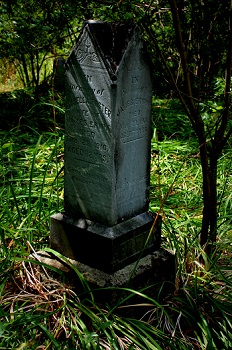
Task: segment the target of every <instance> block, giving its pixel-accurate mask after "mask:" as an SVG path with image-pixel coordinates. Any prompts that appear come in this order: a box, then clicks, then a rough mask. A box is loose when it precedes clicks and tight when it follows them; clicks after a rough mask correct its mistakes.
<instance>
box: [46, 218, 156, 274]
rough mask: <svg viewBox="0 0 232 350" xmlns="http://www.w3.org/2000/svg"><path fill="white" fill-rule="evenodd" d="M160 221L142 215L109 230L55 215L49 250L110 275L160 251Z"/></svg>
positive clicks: (51, 223)
mask: <svg viewBox="0 0 232 350" xmlns="http://www.w3.org/2000/svg"><path fill="white" fill-rule="evenodd" d="M161 221H162V220H161V217H160V216H157V215H153V214H151V213H147V212H146V213H142V214H140V215H137V216H135V217H134V218H132V219H129V220H127V221H124V222H122V223H120V224H117V225H115V226H112V227H108V226H104V225H101V224H98V223H94V222H92V221H90V220H86V219H79V220H74V219H72V218H69V217H67V216H65V214H61V213H59V214H55V215H53V216H51V221H50V226H51V227H50V231H51V235H50V246H51V248H52V249H54V250H56V251H57V252H59V253H60V254H62V255H64V256H65V257H67V258H69V259H72V260H76V261H78V262H80V263H82V264H86V265H88V266H90V267H91V268H94V269H98V270H100V271H102V272H104V273H107V274H113V273H115V272H116V271H119V270H121V269H123V268H124V267H126V266H127V265H129V264H131V263H133V262H135V261H136V260H138V259H140V258H142V257H145V256H147V255H148V254H150V253H152V252H153V251H156V250H158V249H159V247H160V236H161Z"/></svg>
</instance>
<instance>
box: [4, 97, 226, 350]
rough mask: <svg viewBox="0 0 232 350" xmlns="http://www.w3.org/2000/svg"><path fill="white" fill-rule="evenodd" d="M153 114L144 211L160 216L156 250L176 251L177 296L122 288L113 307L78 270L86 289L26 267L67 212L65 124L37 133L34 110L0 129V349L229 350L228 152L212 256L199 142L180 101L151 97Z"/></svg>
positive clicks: (220, 183)
mask: <svg viewBox="0 0 232 350" xmlns="http://www.w3.org/2000/svg"><path fill="white" fill-rule="evenodd" d="M20 103H21V102H20ZM61 107H62V106H61ZM153 107H154V108H153V123H154V137H153V139H152V161H151V192H150V210H152V211H155V212H157V210H160V211H161V214H162V218H163V227H162V235H163V237H162V246H164V247H166V248H169V249H173V250H174V251H175V253H176V258H177V273H176V281H175V286H174V287H175V288H174V293H170V294H168V295H165V296H164V297H163V296H161V295H162V294H161V293H160V294H157V295H154V294H152V289H150V288H148V289H145V290H138V291H135V290H130V289H129V288H128V289H124V290H122V297H121V299H119V300H117V303H115V305H111V304H108V303H100V302H99V301H98V299H97V297H96V295H97V294H96V291H94V290H91V289H90V287H89V286H88V284H87V283H86V281H85V279H84V277H83V276H82V275H81V274H80V273H79V271H75V270H74V273H76V275H77V278H78V279H79V280H80V282H82V284H83V285H84V286H85V291H84V292H83V289H82V290H78V289H73V288H72V287H71V286H70V285H69V282H68V281H67V280H65V276H64V275H63V274H62V273H61V272H59V273H58V272H57V271H56V276H58V277H57V278H54V271H53V270H51V268H48V267H47V266H44V265H43V264H41V263H39V262H38V261H35V260H28V255H29V254H30V253H31V252H33V250H40V249H42V248H45V247H47V246H48V238H49V217H50V215H52V214H53V213H57V212H60V211H62V206H63V170H62V169H63V131H62V127H61V128H54V125H53V126H52V122H50V123H49V127H48V129H47V131H41V129H40V128H39V127H38V126H39V123H38V114H37V111H38V109H37V107H35V108H33V109H32V110H31V109H30V112H28V114H25V116H24V123H23V124H18V123H17V126H16V127H15V128H14V129H12V130H9V128H8V130H7V131H1V132H0V134H1V135H0V136H1V147H0V152H1V153H0V157H1V163H0V164H1V165H0V167H1V169H0V174H1V178H0V181H1V188H0V196H1V212H0V219H1V220H0V226H1V228H0V241H1V243H0V349H69V350H71V349H144V350H147V349H230V348H231V347H232V328H231V324H232V293H231V287H232V265H231V253H232V247H231V242H232V230H231V219H230V212H231V206H232V202H231V198H232V195H231V185H232V178H231V159H232V155H231V148H230V147H229V146H228V147H227V148H226V149H225V151H224V153H223V154H222V156H221V159H220V162H219V168H218V174H219V176H218V194H219V205H220V212H219V231H218V240H217V249H216V252H215V254H214V255H213V256H212V257H211V258H210V259H209V258H208V257H206V256H204V253H203V252H202V250H201V247H200V246H199V241H198V235H199V230H200V224H201V217H202V198H201V191H202V190H201V170H200V159H199V154H198V153H199V150H198V147H197V143H196V140H195V138H194V135H193V134H192V131H191V128H190V126H189V124H188V121H187V120H186V118H185V116H184V113H183V111H182V110H181V108H180V106H179V104H178V102H176V101H174V100H171V101H167V100H165V101H164V100H155V101H154V104H153ZM43 108H44V109H43V113H44V115H43V116H41V118H43V119H44V120H45V117H46V113H47V115H48V119H50V120H53V117H54V110H53V109H52V108H51V106H49V105H46V106H45V105H44V106H43ZM55 126H56V125H55ZM161 126H162V127H161ZM54 130H55V131H54ZM160 130H161V131H162V133H161V131H160ZM202 254H203V257H204V259H205V264H204V265H203V264H202V263H201V262H200V260H199V256H200V255H202ZM57 274H58V275H57ZM161 287H162V286H160V288H161ZM101 292H102V293H104V292H105V291H104V290H102V291H101ZM98 293H99V291H98ZM135 300H136V301H135ZM134 314H137V315H140V316H139V317H133V316H131V315H134Z"/></svg>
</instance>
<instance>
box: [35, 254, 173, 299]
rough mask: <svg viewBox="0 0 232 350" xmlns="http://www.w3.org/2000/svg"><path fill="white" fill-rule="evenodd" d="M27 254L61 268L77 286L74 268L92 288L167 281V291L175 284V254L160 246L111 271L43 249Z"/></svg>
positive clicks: (156, 284) (130, 285)
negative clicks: (135, 260)
mask: <svg viewBox="0 0 232 350" xmlns="http://www.w3.org/2000/svg"><path fill="white" fill-rule="evenodd" d="M30 257H31V258H36V260H38V261H40V262H42V263H44V264H46V265H48V266H51V267H54V268H56V269H58V270H61V271H63V272H64V273H65V275H66V276H67V277H68V280H69V282H70V283H71V284H73V285H75V287H77V286H78V279H79V277H78V276H77V275H76V274H75V269H78V271H79V272H80V273H81V274H82V275H83V277H84V278H85V279H86V281H87V282H88V284H89V285H90V286H91V287H92V288H110V287H119V288H120V287H129V288H131V289H134V290H139V289H141V288H144V287H150V286H155V288H158V289H159V288H160V287H161V286H162V285H163V284H164V283H166V284H167V285H168V289H169V290H170V289H173V286H174V285H175V274H176V258H175V254H174V252H173V251H170V250H166V249H162V248H160V249H158V250H157V251H154V252H153V253H151V254H148V255H147V256H145V257H143V258H142V259H140V260H139V261H138V262H134V263H132V264H129V265H127V266H126V267H124V268H123V269H121V270H118V271H116V272H114V273H112V274H108V273H106V272H103V271H100V270H98V269H95V268H92V267H90V266H88V265H86V264H83V263H80V262H79V261H76V260H72V259H66V260H65V261H64V260H63V259H62V258H59V257H57V256H56V255H54V254H52V253H50V252H49V253H48V252H46V251H40V252H37V253H34V254H31V256H30ZM74 268H75V269H74ZM166 289H167V288H166ZM115 293H117V289H115Z"/></svg>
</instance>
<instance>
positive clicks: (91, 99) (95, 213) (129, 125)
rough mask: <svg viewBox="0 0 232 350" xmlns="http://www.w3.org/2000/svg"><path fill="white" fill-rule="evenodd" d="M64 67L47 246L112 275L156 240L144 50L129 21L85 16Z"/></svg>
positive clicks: (149, 91)
mask: <svg viewBox="0 0 232 350" xmlns="http://www.w3.org/2000/svg"><path fill="white" fill-rule="evenodd" d="M65 69H66V72H65V75H66V88H65V91H66V116H65V145H64V166H65V173H64V213H59V214H56V215H53V216H52V217H51V247H52V248H53V249H55V250H57V251H59V252H60V253H61V254H63V255H65V256H66V257H68V258H70V259H74V260H76V261H79V262H81V263H83V264H86V265H88V266H90V267H92V268H96V269H99V270H101V271H104V272H106V273H108V274H112V273H114V272H116V271H118V270H120V269H123V268H125V267H126V266H127V265H129V264H131V263H133V262H135V261H136V259H138V258H141V257H142V256H146V255H148V254H150V253H152V252H153V251H156V250H157V249H159V246H160V231H161V218H160V217H156V219H155V225H154V224H153V223H154V218H155V217H154V215H152V214H151V213H149V212H148V205H149V182H150V144H151V97H152V83H151V72H150V67H149V62H148V60H147V53H146V50H145V47H144V42H143V40H142V39H141V36H140V33H139V31H138V29H137V28H136V27H134V26H133V25H130V24H109V23H104V22H95V21H88V22H86V23H85V24H84V26H83V29H82V32H81V34H80V36H79V38H78V40H77V42H76V44H75V45H74V47H73V49H72V51H71V54H70V56H69V58H68V60H67V62H66V64H65Z"/></svg>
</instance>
